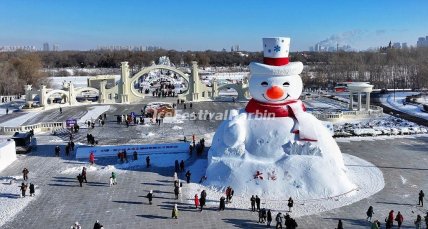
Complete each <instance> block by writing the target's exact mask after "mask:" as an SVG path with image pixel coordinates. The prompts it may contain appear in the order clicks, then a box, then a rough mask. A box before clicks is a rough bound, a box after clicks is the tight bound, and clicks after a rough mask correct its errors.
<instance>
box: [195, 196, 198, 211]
mask: <svg viewBox="0 0 428 229" xmlns="http://www.w3.org/2000/svg"><path fill="white" fill-rule="evenodd" d="M198 206H199V197H198V194H195V208H196V209H198Z"/></svg>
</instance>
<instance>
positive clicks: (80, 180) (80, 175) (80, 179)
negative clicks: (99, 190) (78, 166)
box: [77, 174, 83, 187]
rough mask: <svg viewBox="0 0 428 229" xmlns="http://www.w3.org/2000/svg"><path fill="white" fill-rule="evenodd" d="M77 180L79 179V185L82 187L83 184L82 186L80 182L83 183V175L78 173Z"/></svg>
mask: <svg viewBox="0 0 428 229" xmlns="http://www.w3.org/2000/svg"><path fill="white" fill-rule="evenodd" d="M77 180H78V181H79V184H80V187H83V186H82V184H83V176H82V174H79V175H78V176H77Z"/></svg>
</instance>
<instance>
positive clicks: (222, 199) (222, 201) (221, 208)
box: [219, 196, 226, 211]
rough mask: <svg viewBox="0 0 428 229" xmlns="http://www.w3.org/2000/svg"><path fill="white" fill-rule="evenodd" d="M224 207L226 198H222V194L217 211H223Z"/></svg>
mask: <svg viewBox="0 0 428 229" xmlns="http://www.w3.org/2000/svg"><path fill="white" fill-rule="evenodd" d="M225 207H226V198H224V196H222V197H221V198H220V207H219V211H224V208H225Z"/></svg>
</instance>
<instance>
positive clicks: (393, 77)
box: [392, 67, 395, 103]
mask: <svg viewBox="0 0 428 229" xmlns="http://www.w3.org/2000/svg"><path fill="white" fill-rule="evenodd" d="M392 80H393V81H394V103H395V76H394V67H392Z"/></svg>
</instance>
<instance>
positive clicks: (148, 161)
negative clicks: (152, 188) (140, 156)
mask: <svg viewBox="0 0 428 229" xmlns="http://www.w3.org/2000/svg"><path fill="white" fill-rule="evenodd" d="M146 167H147V168H150V156H147V157H146Z"/></svg>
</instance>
